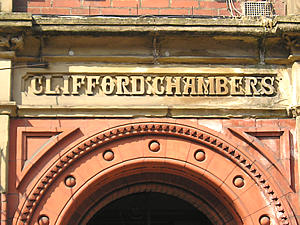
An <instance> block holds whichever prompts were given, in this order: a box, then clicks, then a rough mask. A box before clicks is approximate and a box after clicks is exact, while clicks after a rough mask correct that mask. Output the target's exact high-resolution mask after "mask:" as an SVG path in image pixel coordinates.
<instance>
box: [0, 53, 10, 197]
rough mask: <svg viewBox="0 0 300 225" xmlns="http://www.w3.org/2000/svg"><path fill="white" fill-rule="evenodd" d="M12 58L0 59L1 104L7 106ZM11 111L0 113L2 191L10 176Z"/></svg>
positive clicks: (0, 180)
mask: <svg viewBox="0 0 300 225" xmlns="http://www.w3.org/2000/svg"><path fill="white" fill-rule="evenodd" d="M10 68H11V59H0V106H1V107H2V108H3V107H4V108H7V106H8V105H10V104H11V102H10V100H11V69H10ZM8 114H9V113H7V110H4V111H3V112H2V113H1V115H0V124H1V126H0V168H1V171H0V177H1V178H0V191H1V193H5V192H6V190H7V177H8V156H9V149H8V138H9V115H8Z"/></svg>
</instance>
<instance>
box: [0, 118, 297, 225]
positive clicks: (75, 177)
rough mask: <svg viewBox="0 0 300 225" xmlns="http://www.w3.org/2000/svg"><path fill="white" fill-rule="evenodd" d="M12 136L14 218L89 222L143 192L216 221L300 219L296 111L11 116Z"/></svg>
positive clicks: (11, 209)
mask: <svg viewBox="0 0 300 225" xmlns="http://www.w3.org/2000/svg"><path fill="white" fill-rule="evenodd" d="M10 136H11V137H16V138H12V139H11V140H10V150H11V154H10V160H9V162H10V164H9V190H8V194H7V198H8V201H9V203H10V204H9V207H8V211H7V218H8V222H9V224H18V225H19V224H37V223H38V224H44V223H42V222H43V221H44V222H45V221H46V223H45V224H48V223H49V222H50V223H49V224H52V222H53V221H56V223H55V224H64V225H66V224H72V225H74V224H77V222H78V221H80V220H82V219H84V221H85V222H87V221H88V220H89V218H91V216H93V214H94V213H96V212H97V211H98V210H99V209H101V208H102V207H104V206H105V205H106V204H109V203H110V202H111V201H113V200H115V199H118V198H120V197H122V196H126V195H128V194H132V193H139V192H144V191H148V192H149V191H153V192H161V193H167V194H169V195H173V196H180V198H181V199H184V200H186V201H187V202H191V203H193V204H194V205H195V206H196V207H197V208H198V209H199V210H200V211H202V212H203V213H205V214H206V216H207V217H208V218H209V219H210V220H211V221H219V222H218V223H217V222H216V223H214V224H221V223H220V221H222V220H227V221H230V223H228V224H241V223H242V224H245V225H256V224H269V223H270V222H271V224H296V221H295V218H294V214H297V211H299V205H298V204H297V202H298V199H297V195H296V194H295V192H294V190H298V189H299V187H298V184H299V182H298V177H297V176H296V174H297V173H298V171H297V169H296V168H297V166H296V165H298V160H297V159H296V158H293V155H295V152H296V151H297V150H296V143H295V120H293V119H269V120H268V119H260V120H259V119H257V120H256V119H223V120H222V119H211V120H205V119H177V120H175V119H151V120H149V119H146V118H145V119H131V120H126V119H109V120H107V119H12V120H11V126H10ZM291 162H292V163H291ZM291 165H295V166H293V167H291ZM100 181H101V182H100ZM145 182H146V183H147V184H146V185H145ZM158 184H159V185H158ZM187 190H188V192H187ZM199 190H201V191H199ZM190 193H193V195H191V194H190ZM198 197H199V198H198ZM100 198H103V199H102V200H101V201H100V203H99V204H96V205H94V204H91V202H98V199H100ZM57 199H59V201H57ZM72 199H76V200H75V201H74V200H72ZM201 199H202V200H201ZM205 202H206V203H209V204H208V205H203V204H206V203H205ZM212 204H215V205H214V206H213V207H212ZM233 205H234V208H232V206H233ZM2 206H5V204H2ZM44 206H46V207H44ZM91 206H92V207H91ZM5 207H6V206H5ZM224 210H225V211H224ZM262 221H267V222H268V223H262ZM222 224H223V223H222Z"/></svg>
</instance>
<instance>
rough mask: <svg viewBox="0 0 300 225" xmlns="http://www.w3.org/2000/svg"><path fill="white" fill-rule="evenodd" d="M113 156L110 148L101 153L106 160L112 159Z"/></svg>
mask: <svg viewBox="0 0 300 225" xmlns="http://www.w3.org/2000/svg"><path fill="white" fill-rule="evenodd" d="M114 157H115V156H114V152H113V151H112V150H107V151H105V152H104V153H103V159H105V160H106V161H112V160H113V159H114Z"/></svg>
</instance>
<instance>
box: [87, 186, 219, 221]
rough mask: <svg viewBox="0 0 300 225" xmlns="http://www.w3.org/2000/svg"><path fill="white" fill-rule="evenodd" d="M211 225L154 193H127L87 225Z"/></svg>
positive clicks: (196, 213)
mask: <svg viewBox="0 0 300 225" xmlns="http://www.w3.org/2000/svg"><path fill="white" fill-rule="evenodd" d="M100 224H105V225H119V224H124V225H134V224H137V225H140V224H145V225H176V224H177V225H179V224H190V225H199V224H205V225H213V224H212V223H211V222H210V221H209V219H208V218H207V217H206V216H205V215H204V214H203V213H201V212H200V211H198V210H197V209H196V208H195V207H194V206H192V205H191V204H189V203H187V202H186V201H183V200H181V199H180V198H176V197H173V196H170V195H166V194H161V193H158V192H143V193H138V194H131V195H128V196H126V197H123V198H120V199H118V200H115V201H114V202H112V203H110V204H109V205H107V206H106V207H104V208H103V209H101V210H100V211H99V212H97V213H96V214H95V215H94V216H93V217H92V218H91V219H90V220H89V221H88V223H87V225H100Z"/></svg>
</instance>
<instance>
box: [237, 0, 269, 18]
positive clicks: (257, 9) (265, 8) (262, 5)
mask: <svg viewBox="0 0 300 225" xmlns="http://www.w3.org/2000/svg"><path fill="white" fill-rule="evenodd" d="M272 10H273V8H272V4H271V3H270V2H267V1H247V2H244V10H243V11H244V15H245V16H265V17H270V16H272Z"/></svg>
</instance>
